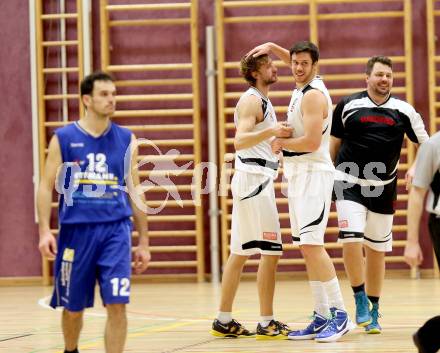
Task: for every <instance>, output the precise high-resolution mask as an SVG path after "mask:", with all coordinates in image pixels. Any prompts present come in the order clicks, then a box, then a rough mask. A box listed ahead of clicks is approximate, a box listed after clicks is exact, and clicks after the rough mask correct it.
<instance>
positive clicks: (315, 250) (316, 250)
mask: <svg viewBox="0 0 440 353" xmlns="http://www.w3.org/2000/svg"><path fill="white" fill-rule="evenodd" d="M299 248H300V250H301V253H302V255H303V257H304V258H305V259H306V260H307V258H314V257H315V256H317V255H319V254H320V253H321V252H322V250H323V249H324V247H323V246H321V245H309V244H303V245H300V247H299Z"/></svg>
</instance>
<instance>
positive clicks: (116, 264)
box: [37, 72, 150, 353]
mask: <svg viewBox="0 0 440 353" xmlns="http://www.w3.org/2000/svg"><path fill="white" fill-rule="evenodd" d="M115 94H116V89H115V85H114V83H113V80H112V78H111V77H110V76H109V75H107V74H105V73H99V72H98V73H94V74H91V75H89V76H87V77H85V78H84V80H83V81H82V82H81V99H82V102H83V104H84V106H85V108H86V114H85V116H84V117H82V118H81V119H80V120H79V121H77V122H75V123H73V124H69V125H67V126H65V127H63V128H60V129H58V130H56V131H55V135H54V136H53V138H52V139H51V141H50V144H49V149H48V155H47V159H46V165H45V169H44V173H43V175H42V178H41V182H40V186H39V188H38V194H37V208H38V219H39V234H40V242H39V249H40V252H41V254H42V255H43V256H44V257H47V258H55V270H54V276H55V279H54V281H55V285H54V287H55V288H54V292H53V296H52V299H51V302H50V305H51V306H52V307H54V308H55V307H58V306H62V307H64V310H63V314H62V329H63V334H64V342H65V351H64V352H65V353H69V352H71V353H72V352H78V341H79V335H80V331H81V328H82V325H83V314H84V309H85V308H87V307H92V306H93V302H94V290H95V283H96V281H97V282H98V283H99V286H100V293H101V298H102V301H103V304H104V305H105V307H106V310H107V323H106V327H105V337H104V339H105V350H106V352H107V353H121V352H122V351H123V349H124V345H125V340H126V335H127V317H126V311H125V306H126V304H127V303H128V302H129V295H130V275H131V222H130V216H132V215H133V218H134V222H135V225H136V228H137V230H138V232H139V243H138V246H137V248H136V251H135V253H134V264H135V265H134V266H135V271H136V273H141V272H143V271H144V270H145V269H146V268H147V265H148V262H149V260H150V252H149V247H148V237H147V219H146V215H145V214H144V213H143V212H142V211H140V210H139V209H138V208H137V207H136V206H135V205H134V203H133V202H132V201H131V198H129V197H128V196H127V193H126V188H127V187H128V189H129V191H132V190H133V188H134V186H136V185H138V184H139V176H138V172H137V169H136V168H133V167H132V165H131V163H130V162H129V163H124V157H125V156H126V153H128V156H131V157H132V159H131V162H133V163H135V161H136V160H137V159H136V158H137V149H136V148H134V147H132V146H134V144H133V142H135V137H134V135H133V134H132V133H131V132H130V131H129V130H128V129H125V128H122V127H119V126H118V125H116V124H114V123H112V122H111V121H110V117H111V115H112V114H113V113H114V111H115V102H116V100H115ZM127 161H130V158H128V159H127ZM129 173H131V175H130V174H129ZM126 177H127V178H130V177H131V178H132V179H131V180H127V181H128V182H127V183H126ZM55 182H56V183H57V184H56V187H57V190H58V191H63V193H62V194H61V195H60V201H59V216H58V222H59V225H60V232H59V237H58V243H57V242H56V240H55V237H54V236H53V234H52V232H51V228H50V218H51V217H50V216H51V202H52V191H53V188H54V185H55Z"/></svg>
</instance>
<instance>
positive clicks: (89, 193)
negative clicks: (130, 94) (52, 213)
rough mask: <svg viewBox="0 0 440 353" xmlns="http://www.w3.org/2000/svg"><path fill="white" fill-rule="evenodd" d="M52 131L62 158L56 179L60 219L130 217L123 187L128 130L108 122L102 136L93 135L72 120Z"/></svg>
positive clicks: (84, 220) (90, 220) (94, 220)
mask: <svg viewBox="0 0 440 353" xmlns="http://www.w3.org/2000/svg"><path fill="white" fill-rule="evenodd" d="M55 134H56V136H57V137H58V141H59V144H60V147H61V155H62V161H63V167H62V168H61V171H60V173H59V175H58V181H57V190H58V192H59V193H60V195H61V196H60V202H59V223H60V224H77V223H102V222H111V221H117V220H121V219H123V218H127V217H130V216H131V214H132V211H131V206H130V203H129V200H128V195H127V192H126V187H125V175H126V174H127V173H128V172H129V164H128V163H125V159H126V158H125V157H126V156H125V154H126V153H127V157H129V155H130V150H129V148H130V147H129V146H130V142H131V135H132V133H131V132H130V130H128V129H126V128H122V127H120V126H118V125H116V124H113V123H110V125H109V127H108V129H107V130H106V131H105V132H104V133H103V134H102V135H101V136H99V137H94V136H92V135H90V134H89V133H88V132H87V131H85V130H84V129H82V128H81V126H80V125H79V124H78V123H77V122H75V123H73V124H69V125H67V126H65V127H62V128H60V129H57V130H56V131H55ZM126 160H127V162H129V160H130V158H127V159H126Z"/></svg>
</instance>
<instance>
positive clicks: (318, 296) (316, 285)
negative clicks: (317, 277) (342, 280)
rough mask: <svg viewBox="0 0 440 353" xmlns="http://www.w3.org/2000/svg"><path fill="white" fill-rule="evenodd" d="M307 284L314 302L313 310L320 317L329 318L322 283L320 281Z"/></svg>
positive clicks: (326, 299)
mask: <svg viewBox="0 0 440 353" xmlns="http://www.w3.org/2000/svg"><path fill="white" fill-rule="evenodd" d="M309 284H310V288H311V289H312V295H313V299H314V301H315V308H314V310H315V311H316V312H317V313H318V314H319V315H321V316H324V317H329V316H330V308H329V303H328V298H327V293H326V291H325V289H324V286H323V283H322V282H320V281H309Z"/></svg>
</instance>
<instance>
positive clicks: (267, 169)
mask: <svg viewBox="0 0 440 353" xmlns="http://www.w3.org/2000/svg"><path fill="white" fill-rule="evenodd" d="M250 95H254V96H257V97H259V98H260V99H261V105H262V109H263V121H261V122H260V123H258V124H256V125H255V127H254V130H253V131H261V130H264V129H267V128H268V127H271V126H274V125H276V124H277V117H276V115H275V110H274V109H273V106H272V103H271V102H270V100H269V99H268V98H267V97H265V96H264V95H263V94H262V93H261V92H260V91H259V90H258V89H256V88H255V87H250V88H249V89H248V90H247V91H246V92H245V93H243V95H242V96H241V97H240V100H239V101H238V104H237V107H238V106H239V104H240V102H241V100H242V99H243V98H244V97H248V96H250ZM237 107H236V108H235V113H234V123H235V126H237V124H238V118H239V116H238V108H237ZM272 140H273V138H270V139H267V140H264V141H262V142H260V143H258V144H257V145H255V146H252V147H249V148H245V149H241V150H239V151H237V152H236V153H235V169H237V170H241V171H244V172H248V173H256V174H264V175H267V176H270V177H272V178H274V179H275V178H276V177H277V175H278V163H279V161H278V157H277V156H276V155H275V154H273V153H272V149H271V147H270V143H271V141H272Z"/></svg>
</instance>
